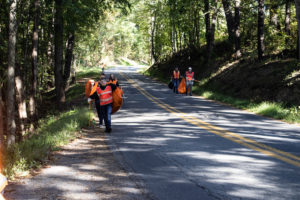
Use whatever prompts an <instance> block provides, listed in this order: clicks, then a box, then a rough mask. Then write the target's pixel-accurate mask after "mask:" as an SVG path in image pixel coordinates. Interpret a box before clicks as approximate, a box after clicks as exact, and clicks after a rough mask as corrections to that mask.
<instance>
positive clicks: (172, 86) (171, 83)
mask: <svg viewBox="0 0 300 200" xmlns="http://www.w3.org/2000/svg"><path fill="white" fill-rule="evenodd" d="M168 86H169V88H170V89H173V88H174V84H173V81H171V82H170V83H169V85H168Z"/></svg>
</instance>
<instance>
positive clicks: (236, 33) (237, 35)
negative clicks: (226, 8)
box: [234, 0, 242, 58]
mask: <svg viewBox="0 0 300 200" xmlns="http://www.w3.org/2000/svg"><path fill="white" fill-rule="evenodd" d="M240 4H241V0H235V6H234V24H235V27H234V42H235V56H236V58H240V57H241V56H242V53H241V37H240V36H241V28H240Z"/></svg>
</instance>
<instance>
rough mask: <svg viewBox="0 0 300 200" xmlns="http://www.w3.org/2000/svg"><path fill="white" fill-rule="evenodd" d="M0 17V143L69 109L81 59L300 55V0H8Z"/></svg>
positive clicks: (86, 64)
mask: <svg viewBox="0 0 300 200" xmlns="http://www.w3.org/2000/svg"><path fill="white" fill-rule="evenodd" d="M0 17H1V18H0V42H1V44H0V88H1V89H0V142H1V147H4V146H11V145H13V144H15V143H18V142H20V141H22V140H23V139H24V138H26V137H25V136H28V134H27V133H28V132H34V129H35V128H36V126H37V123H38V121H39V119H40V117H41V116H42V114H43V112H44V110H45V108H44V105H48V104H47V101H48V102H49V101H51V102H52V104H53V105H55V106H57V108H62V107H63V106H64V105H65V103H66V92H67V91H68V89H69V87H70V85H72V84H74V83H75V82H76V70H77V69H79V68H82V67H83V68H86V69H88V68H90V67H95V66H100V64H101V63H108V64H120V63H121V64H122V63H124V62H126V59H130V60H134V61H137V62H139V63H144V64H147V65H150V66H151V65H153V66H158V67H159V66H160V64H162V63H166V62H167V61H168V60H170V59H172V58H176V57H179V58H180V59H181V58H184V59H185V61H183V62H182V63H189V62H190V61H191V62H190V63H193V62H192V61H193V59H199V52H200V57H201V56H202V58H201V59H202V61H201V62H203V63H202V64H203V65H206V66H211V65H214V64H215V63H217V62H218V59H220V58H221V57H222V56H224V55H226V56H228V55H229V56H228V58H226V59H229V60H232V61H234V60H246V61H247V62H248V61H249V60H250V61H251V62H253V61H254V62H256V61H265V60H270V59H273V58H274V56H275V57H276V56H277V57H276V58H278V57H279V58H283V57H284V58H289V59H295V60H296V59H297V58H298V59H299V58H300V51H299V42H300V40H299V37H300V36H299V34H298V30H299V29H300V1H299V0H295V1H291V0H273V1H271V0H244V1H241V0H203V1H196V0H106V1H102V0H84V1H79V0H54V1H52V0H9V1H6V0H1V1H0ZM298 36H299V37H298ZM177 61H178V60H177ZM177 61H176V62H177ZM178 63H180V62H179V61H178ZM295 63H296V65H297V63H298V61H295ZM172 67H174V66H172ZM193 67H194V68H197V64H194V65H193ZM296 69H297V68H295V70H296ZM195 70H196V71H197V69H195ZM199 70H200V69H199ZM199 70H198V71H199ZM200 71H201V70H200ZM291 71H293V69H292V70H291ZM166 73H168V70H166ZM249 73H251V70H249ZM51 91H52V92H53V93H54V96H55V98H53V99H49V98H47V97H46V96H45V94H46V93H47V92H51Z"/></svg>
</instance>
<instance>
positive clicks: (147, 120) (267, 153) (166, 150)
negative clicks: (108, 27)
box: [108, 66, 300, 200]
mask: <svg viewBox="0 0 300 200" xmlns="http://www.w3.org/2000/svg"><path fill="white" fill-rule="evenodd" d="M110 72H112V73H115V74H116V76H117V77H118V79H119V80H120V82H121V85H122V86H123V88H124V90H125V93H126V96H127V99H126V101H125V104H124V106H123V108H122V110H121V111H119V112H118V113H117V114H116V115H113V122H112V123H113V132H112V134H111V135H109V136H108V140H109V144H110V145H111V148H112V149H113V151H114V153H115V156H116V157H117V158H118V160H119V161H120V162H121V163H123V166H124V167H125V168H126V169H127V170H128V171H129V172H130V174H131V176H132V177H133V178H134V180H135V181H136V182H137V183H138V184H140V185H141V186H142V187H144V188H145V191H146V192H147V193H148V194H149V196H151V198H153V199H160V200H169V199H170V200H177V199H178V200H179V199H184V200H193V199H275V200H276V199H289V200H291V199H300V170H299V169H300V145H299V142H300V128H299V127H298V126H294V125H288V124H286V123H282V122H279V121H276V120H271V119H268V118H264V117H260V116H256V115H253V114H251V113H248V112H245V111H241V110H238V109H234V108H231V107H228V106H224V105H221V104H217V103H215V102H212V101H209V100H205V99H203V98H200V97H194V96H193V97H186V96H181V95H175V94H173V93H172V91H171V90H169V89H168V88H167V87H166V85H164V84H161V83H158V82H155V81H152V80H151V79H149V78H146V77H144V76H142V75H140V74H138V73H136V68H134V67H124V66H123V67H118V68H115V69H112V70H111V71H110Z"/></svg>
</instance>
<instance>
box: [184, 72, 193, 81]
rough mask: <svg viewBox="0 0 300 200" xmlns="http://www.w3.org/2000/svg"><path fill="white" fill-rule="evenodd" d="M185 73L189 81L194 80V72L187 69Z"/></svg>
mask: <svg viewBox="0 0 300 200" xmlns="http://www.w3.org/2000/svg"><path fill="white" fill-rule="evenodd" d="M185 75H186V79H187V80H188V81H192V80H193V77H194V72H191V73H190V72H189V71H186V72H185Z"/></svg>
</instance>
